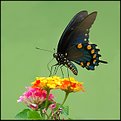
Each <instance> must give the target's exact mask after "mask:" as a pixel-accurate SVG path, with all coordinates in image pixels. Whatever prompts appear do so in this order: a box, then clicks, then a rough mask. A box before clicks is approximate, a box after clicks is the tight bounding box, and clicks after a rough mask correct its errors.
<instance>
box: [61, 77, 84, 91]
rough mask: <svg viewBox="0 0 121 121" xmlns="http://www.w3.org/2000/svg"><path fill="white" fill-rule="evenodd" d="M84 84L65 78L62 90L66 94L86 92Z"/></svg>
mask: <svg viewBox="0 0 121 121" xmlns="http://www.w3.org/2000/svg"><path fill="white" fill-rule="evenodd" d="M82 84H83V82H78V81H76V80H75V79H74V78H72V77H70V78H64V79H62V80H61V86H60V89H61V90H64V91H66V92H77V91H84V87H83V85H82Z"/></svg>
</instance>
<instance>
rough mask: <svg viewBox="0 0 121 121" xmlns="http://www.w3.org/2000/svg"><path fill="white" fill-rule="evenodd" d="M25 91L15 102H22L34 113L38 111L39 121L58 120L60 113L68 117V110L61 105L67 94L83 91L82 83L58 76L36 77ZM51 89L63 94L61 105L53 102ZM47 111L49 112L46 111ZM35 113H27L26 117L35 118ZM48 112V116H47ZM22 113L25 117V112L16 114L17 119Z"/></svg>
mask: <svg viewBox="0 0 121 121" xmlns="http://www.w3.org/2000/svg"><path fill="white" fill-rule="evenodd" d="M26 89H27V91H26V92H24V93H23V95H22V96H20V97H19V99H18V100H17V102H23V103H24V104H26V105H27V106H28V107H29V108H31V109H32V110H34V111H35V112H36V113H37V112H38V111H40V116H41V119H45V117H46V118H47V119H54V120H59V119H60V115H61V113H65V114H67V115H68V111H67V110H68V109H67V107H66V108H64V107H63V105H64V103H65V101H66V99H67V97H68V95H69V93H71V92H78V91H84V87H83V83H82V82H78V81H77V80H75V79H74V78H72V77H69V78H61V77H58V76H52V77H36V79H35V81H34V82H32V86H31V87H26ZM52 89H60V90H62V91H64V92H65V97H64V99H63V101H62V103H61V104H60V103H57V102H56V101H55V99H54V96H53V94H51V90H52ZM48 109H49V110H50V111H48ZM27 111H28V110H27ZM29 111H30V110H29ZM35 112H31V113H27V114H26V115H27V116H28V117H29V116H30V114H31V116H32V117H33V116H37V115H38V114H36V115H35ZM49 112H50V114H49V115H48V113H49ZM22 113H23V115H24V116H26V115H25V114H24V113H25V111H23V112H21V113H20V114H18V117H21V114H22ZM23 115H22V116H23ZM31 116H30V117H31ZM28 117H27V118H28ZM36 118H38V117H36Z"/></svg>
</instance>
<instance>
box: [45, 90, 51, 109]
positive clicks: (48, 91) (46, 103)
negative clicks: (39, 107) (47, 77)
mask: <svg viewBox="0 0 121 121" xmlns="http://www.w3.org/2000/svg"><path fill="white" fill-rule="evenodd" d="M49 93H50V89H49V90H47V97H46V102H45V108H46V109H47V106H48V99H49Z"/></svg>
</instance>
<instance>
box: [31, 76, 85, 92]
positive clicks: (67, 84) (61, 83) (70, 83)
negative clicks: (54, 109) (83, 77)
mask: <svg viewBox="0 0 121 121" xmlns="http://www.w3.org/2000/svg"><path fill="white" fill-rule="evenodd" d="M82 84H83V83H82V82H78V81H77V80H75V79H74V78H73V77H70V78H60V77H58V76H52V77H36V80H35V81H34V82H32V85H33V87H40V88H42V89H61V90H63V91H66V92H77V91H84V88H83V85H82Z"/></svg>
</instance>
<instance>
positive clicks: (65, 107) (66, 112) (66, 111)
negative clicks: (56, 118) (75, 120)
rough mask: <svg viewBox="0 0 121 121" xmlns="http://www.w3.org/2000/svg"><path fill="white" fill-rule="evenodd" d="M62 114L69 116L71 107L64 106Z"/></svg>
mask: <svg viewBox="0 0 121 121" xmlns="http://www.w3.org/2000/svg"><path fill="white" fill-rule="evenodd" d="M62 114H64V115H66V116H67V115H69V106H62Z"/></svg>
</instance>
